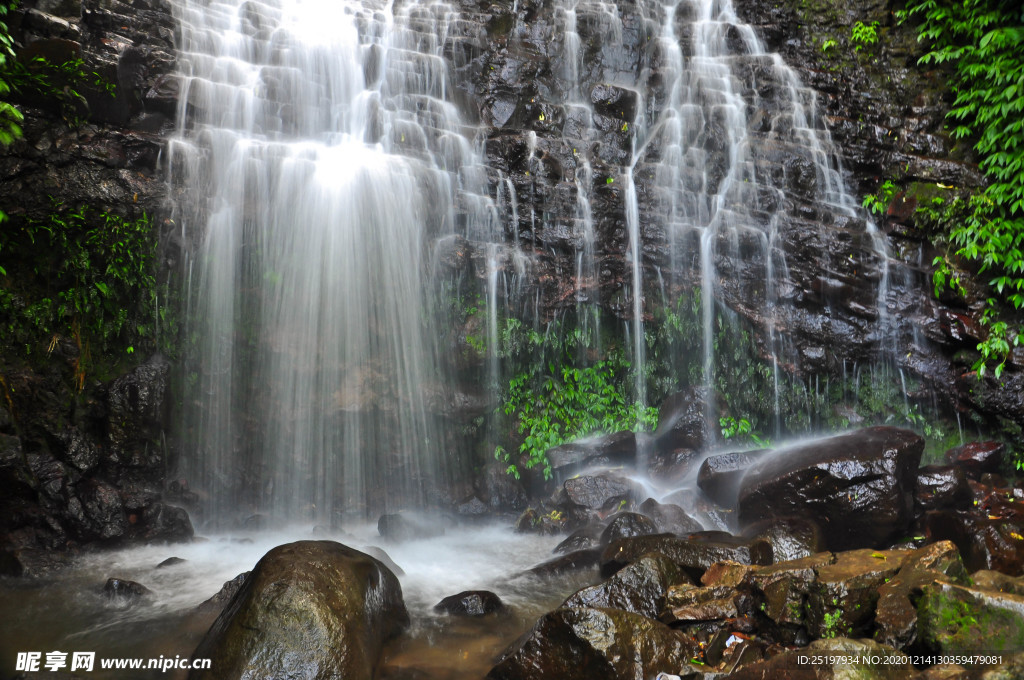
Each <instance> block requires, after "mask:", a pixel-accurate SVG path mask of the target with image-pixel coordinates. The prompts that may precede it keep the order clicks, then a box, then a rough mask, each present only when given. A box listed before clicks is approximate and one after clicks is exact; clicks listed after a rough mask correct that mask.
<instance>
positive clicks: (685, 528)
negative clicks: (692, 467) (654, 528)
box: [639, 498, 704, 536]
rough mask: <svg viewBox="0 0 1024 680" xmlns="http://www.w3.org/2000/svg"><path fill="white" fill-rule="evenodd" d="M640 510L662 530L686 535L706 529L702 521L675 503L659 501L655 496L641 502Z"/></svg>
mask: <svg viewBox="0 0 1024 680" xmlns="http://www.w3.org/2000/svg"><path fill="white" fill-rule="evenodd" d="M639 510H640V512H642V513H643V514H645V515H647V516H648V517H650V518H651V519H653V520H654V522H655V524H657V525H658V530H659V531H661V532H665V533H670V534H676V535H677V536H686V535H687V534H692V533H695V532H697V531H703V530H704V527H703V526H701V524H700V522H698V521H697V520H695V519H693V518H692V517H690V516H689V515H688V514H686V511H685V510H683V509H682V508H681V507H679V506H678V505H675V504H674V503H659V502H658V501H656V500H654V499H653V498H648V499H647V500H645V501H644V502H643V503H641V504H640V507H639Z"/></svg>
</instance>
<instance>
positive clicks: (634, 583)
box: [562, 553, 688, 619]
mask: <svg viewBox="0 0 1024 680" xmlns="http://www.w3.org/2000/svg"><path fill="white" fill-rule="evenodd" d="M687 581H688V578H687V577H686V575H685V574H684V573H683V571H682V570H681V569H680V568H679V566H678V565H676V563H675V562H673V561H672V560H670V559H669V558H668V557H666V556H664V555H662V554H661V553H648V554H646V555H643V556H641V557H640V558H639V559H637V560H636V561H635V562H633V563H632V564H629V565H627V566H626V567H623V568H622V569H621V570H619V571H618V572H617V573H616V574H615V575H613V576H612V577H611V578H609V579H607V580H606V581H604V582H602V583H599V584H597V585H594V586H589V587H587V588H582V589H580V590H578V591H576V592H575V593H573V594H572V595H570V596H569V597H568V598H567V599H566V600H565V602H563V603H562V606H563V607H600V608H608V607H611V608H613V609H622V610H623V611H628V612H633V613H635V614H641V615H643V616H646V617H648V618H652V619H653V618H656V617H657V616H658V614H659V613H660V612H661V611H662V610H663V609H664V608H665V597H666V595H667V593H668V590H669V587H670V586H671V585H673V584H676V583H680V582H687Z"/></svg>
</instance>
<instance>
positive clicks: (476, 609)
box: [434, 590, 505, 616]
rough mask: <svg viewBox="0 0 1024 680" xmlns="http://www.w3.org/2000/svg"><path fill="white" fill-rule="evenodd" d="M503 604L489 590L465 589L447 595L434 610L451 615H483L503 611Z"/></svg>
mask: <svg viewBox="0 0 1024 680" xmlns="http://www.w3.org/2000/svg"><path fill="white" fill-rule="evenodd" d="M504 609H505V604H504V603H503V602H502V601H501V598H499V597H498V596H497V595H495V594H494V593H492V592H490V591H489V590H467V591H464V592H461V593H459V594H457V595H449V596H448V597H446V598H444V599H443V600H441V601H440V602H438V603H437V604H436V605H434V611H435V612H444V613H445V614H449V615H451V616H484V615H485V614H493V613H495V612H500V611H504Z"/></svg>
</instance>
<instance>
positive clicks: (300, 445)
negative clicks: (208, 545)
mask: <svg viewBox="0 0 1024 680" xmlns="http://www.w3.org/2000/svg"><path fill="white" fill-rule="evenodd" d="M176 11H177V14H178V17H179V20H180V24H181V33H182V37H181V52H180V58H179V63H180V69H181V72H182V78H181V82H182V89H181V98H180V102H181V104H180V106H181V109H180V116H179V118H180V121H181V124H180V125H181V127H180V131H179V133H178V135H177V136H176V137H175V138H174V139H173V140H172V142H171V144H170V156H171V160H170V165H171V168H172V172H173V175H174V181H175V183H176V185H177V186H178V187H180V191H181V194H180V195H181V199H180V200H179V215H178V216H177V220H178V222H179V223H180V225H181V228H182V231H183V233H184V235H185V237H186V238H191V237H192V234H193V233H194V234H196V236H195V238H197V239H199V240H201V246H200V247H199V248H198V254H197V256H196V260H195V264H194V266H192V268H191V271H190V282H189V285H190V295H189V307H190V308H189V315H190V318H192V319H194V327H193V329H192V330H193V333H194V336H195V338H196V341H195V348H194V357H193V359H194V363H193V365H192V367H191V371H192V372H191V374H190V375H189V376H188V381H187V382H188V386H189V388H190V391H191V392H192V393H193V394H194V395H195V396H194V399H193V401H192V402H191V403H190V404H188V405H187V409H186V422H185V436H186V437H187V440H188V442H189V444H190V445H191V446H192V447H194V449H195V451H194V455H193V456H192V459H193V460H194V461H195V465H196V469H195V470H193V471H192V476H193V477H194V478H196V479H197V481H198V482H199V483H200V484H201V485H202V487H203V488H205V489H207V490H209V491H210V492H211V493H214V494H216V498H218V499H220V500H221V501H222V504H221V506H220V508H219V509H220V510H225V509H235V510H237V509H242V510H245V511H246V512H253V511H263V512H274V513H277V514H280V515H284V516H292V517H315V518H319V519H323V518H331V517H333V516H334V514H335V513H337V512H341V511H350V510H357V511H362V510H364V509H365V507H366V505H367V503H370V502H371V499H370V495H371V494H373V493H374V492H377V491H383V492H384V493H383V494H381V495H379V496H377V497H374V498H373V499H372V500H373V501H376V502H378V503H388V502H394V503H399V504H415V503H416V502H422V500H423V490H424V489H426V488H429V487H430V486H431V484H432V483H434V482H438V481H443V478H444V476H445V474H446V468H447V465H446V460H445V456H444V454H443V451H442V450H441V446H440V438H439V435H438V432H437V429H436V424H435V422H434V421H433V419H432V417H431V416H430V415H428V405H427V399H428V395H429V393H430V390H429V389H428V387H429V386H430V385H431V384H432V383H433V382H436V381H438V380H439V379H440V378H441V375H440V372H439V369H438V362H437V352H438V349H437V347H436V346H435V343H434V338H433V337H432V336H431V335H430V334H429V333H428V332H427V331H426V330H425V326H424V323H423V321H424V316H425V315H426V313H427V312H426V310H427V306H426V295H427V288H428V286H427V285H426V284H425V275H424V272H425V271H426V270H427V267H426V266H425V264H424V262H425V260H426V259H427V255H426V253H427V252H428V249H429V247H430V245H431V244H432V243H433V242H434V240H435V239H437V238H438V237H440V236H443V235H445V234H448V233H453V232H455V231H456V228H457V227H456V222H457V221H458V223H459V225H458V228H459V229H460V230H461V231H462V233H463V234H468V235H471V236H474V237H476V238H480V237H481V236H486V237H489V236H490V233H489V229H491V227H490V226H489V225H490V222H491V221H492V220H493V205H492V203H491V201H490V199H489V198H488V197H487V195H486V191H484V190H483V187H482V184H481V179H482V173H481V172H479V161H478V159H479V157H480V153H479V150H478V149H475V148H474V147H473V145H472V142H471V141H470V140H469V139H467V138H466V137H465V136H464V135H463V134H462V127H461V126H462V122H461V121H460V118H459V115H458V113H457V112H456V110H455V107H454V106H453V105H452V103H451V102H450V101H449V99H448V95H449V94H450V93H449V92H448V87H449V86H448V68H449V64H448V60H450V59H451V58H452V55H453V53H456V54H457V51H458V49H457V47H458V46H457V40H456V38H455V37H452V35H455V34H457V33H458V32H459V31H461V30H463V28H464V27H462V26H460V25H459V22H460V19H459V17H458V14H457V13H456V12H455V11H454V10H453V9H452V8H451V7H450V6H448V5H446V4H444V3H440V2H431V3H421V4H411V5H405V6H402V7H394V6H392V5H390V4H388V5H380V6H376V5H374V4H372V3H366V4H365V5H364V4H360V3H359V2H335V1H334V0H329V1H317V0H296V1H294V2H287V3H274V2H268V3H262V2H253V1H252V0H244V1H243V0H228V1H227V2H213V3H206V2H189V1H187V0H186V1H184V2H180V3H178V5H177V6H176ZM450 34H451V35H450ZM445 50H447V52H445ZM338 499H344V502H345V505H344V506H341V505H336V501H337V500H338ZM240 501H244V502H246V503H247V504H248V505H247V506H243V507H241V508H239V506H238V503H239V502H240Z"/></svg>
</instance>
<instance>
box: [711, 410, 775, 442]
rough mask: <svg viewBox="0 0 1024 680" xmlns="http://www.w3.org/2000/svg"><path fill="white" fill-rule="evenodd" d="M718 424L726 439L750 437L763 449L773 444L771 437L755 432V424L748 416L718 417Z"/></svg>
mask: <svg viewBox="0 0 1024 680" xmlns="http://www.w3.org/2000/svg"><path fill="white" fill-rule="evenodd" d="M718 424H719V426H720V427H721V428H722V437H723V438H724V439H739V440H743V439H749V440H750V441H751V442H753V444H754V445H755V446H757V447H759V448H762V449H764V448H768V447H769V446H771V445H772V441H771V439H770V438H769V437H762V436H761V435H759V434H757V433H756V432H754V428H753V426H752V425H751V424H750V421H749V420H747V419H746V418H740V419H739V420H736V419H735V418H733V417H731V416H722V417H721V418H719V419H718Z"/></svg>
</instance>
